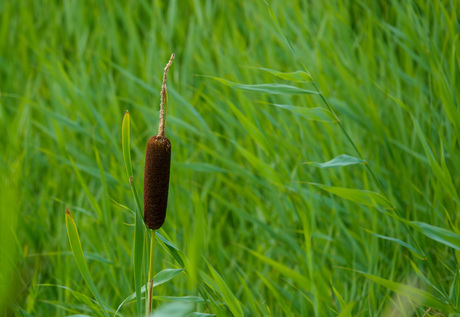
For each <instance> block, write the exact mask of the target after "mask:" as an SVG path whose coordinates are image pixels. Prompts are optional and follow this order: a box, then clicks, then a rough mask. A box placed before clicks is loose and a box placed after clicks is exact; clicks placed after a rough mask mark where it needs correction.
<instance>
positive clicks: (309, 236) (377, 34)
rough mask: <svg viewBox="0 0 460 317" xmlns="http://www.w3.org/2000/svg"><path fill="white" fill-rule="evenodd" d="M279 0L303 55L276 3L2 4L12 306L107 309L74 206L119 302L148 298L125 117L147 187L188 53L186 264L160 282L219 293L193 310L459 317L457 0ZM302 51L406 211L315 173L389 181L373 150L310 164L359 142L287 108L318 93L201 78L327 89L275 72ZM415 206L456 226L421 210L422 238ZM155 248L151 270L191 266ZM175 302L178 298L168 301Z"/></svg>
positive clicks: (1, 142) (174, 213)
mask: <svg viewBox="0 0 460 317" xmlns="http://www.w3.org/2000/svg"><path fill="white" fill-rule="evenodd" d="M270 5H271V7H272V9H273V12H274V13H275V15H276V16H277V18H278V21H279V24H280V26H281V28H282V30H284V32H285V34H286V37H287V38H288V39H289V40H290V41H291V43H292V46H293V48H294V49H295V52H296V54H297V55H296V54H294V53H293V52H292V51H291V49H290V46H289V45H288V44H287V42H286V39H285V37H284V35H283V33H282V31H281V30H280V28H279V27H278V26H277V24H276V22H275V21H274V20H273V18H272V16H271V15H270V12H269V10H268V7H267V5H266V4H265V3H264V2H263V1H212V0H210V1H206V0H194V1H175V0H171V1H147V0H139V1H117V2H114V1H73V0H68V1H62V2H61V1H40V0H36V1H11V0H6V1H1V2H0V43H1V45H0V155H1V156H0V158H1V160H0V229H1V231H0V239H1V241H0V258H1V259H0V314H1V315H4V316H11V315H17V316H29V315H31V316H68V315H72V314H87V315H92V316H102V314H101V312H100V311H98V308H97V307H98V306H97V305H96V304H94V303H91V302H90V303H89V304H88V303H87V302H84V300H82V296H83V295H85V296H89V297H90V298H93V297H92V294H91V292H90V291H89V289H88V287H87V285H86V284H85V283H84V281H83V278H82V277H81V274H80V272H79V271H78V269H77V266H76V264H75V260H74V258H73V256H72V253H71V250H70V246H69V242H68V238H67V232H66V227H65V218H64V214H65V206H66V205H68V206H69V208H70V210H71V212H72V214H73V216H74V218H75V221H76V224H77V226H78V230H79V233H80V237H81V240H82V241H81V243H82V246H83V250H84V252H85V255H86V258H87V261H88V266H89V269H90V272H91V274H92V276H93V279H94V281H95V284H96V287H97V288H98V290H99V292H100V293H101V296H102V297H103V299H104V302H105V304H106V305H107V306H108V307H111V308H112V309H114V310H116V308H117V307H118V305H119V304H120V303H121V302H122V301H123V300H124V299H125V298H126V297H127V296H129V295H130V294H132V293H133V292H134V280H133V264H132V263H133V260H132V258H133V254H132V250H133V235H134V227H133V226H132V224H133V223H134V218H133V216H132V214H131V213H130V212H129V211H128V210H126V209H124V208H122V207H120V206H119V205H118V204H122V205H125V206H127V207H128V208H130V209H132V210H135V209H134V208H135V206H134V202H133V199H132V196H131V191H130V188H129V182H128V179H127V177H126V173H125V171H124V163H123V156H122V151H121V122H122V118H123V115H124V113H125V112H126V110H129V113H130V116H131V155H132V159H133V168H134V177H135V182H136V185H137V187H138V188H142V179H143V164H144V154H145V145H146V142H147V139H148V138H149V137H150V136H151V135H154V134H156V132H157V126H158V110H159V100H160V95H159V92H160V89H161V78H162V75H163V67H164V65H165V64H166V62H167V61H168V59H169V56H170V54H171V53H172V52H174V53H175V54H176V59H175V61H174V64H173V66H172V68H171V71H170V73H169V77H168V89H169V107H168V124H167V131H166V134H167V136H168V138H169V139H170V140H171V143H172V169H171V183H170V196H169V204H168V215H167V220H166V223H165V225H164V226H163V229H164V233H165V234H167V235H168V236H169V239H170V240H171V241H172V242H173V243H174V244H175V245H176V246H177V247H178V248H179V249H180V250H182V251H183V252H184V254H185V255H186V256H187V257H188V259H189V260H190V263H189V264H188V266H187V267H186V271H185V273H183V274H181V275H180V276H178V277H176V278H174V279H173V280H171V281H169V282H168V283H165V284H164V285H161V286H159V287H158V288H157V289H156V290H155V294H156V295H158V296H176V297H181V296H192V295H193V296H201V295H200V294H201V293H200V292H199V289H200V287H201V288H204V289H207V291H208V293H209V295H210V298H212V300H211V301H215V302H214V303H211V304H210V302H209V301H208V302H200V303H198V304H193V307H192V308H193V311H199V312H202V313H206V314H215V315H217V316H232V315H235V316H238V315H240V316H242V314H244V315H246V316H338V315H340V316H439V314H442V315H446V316H447V315H448V314H449V313H451V314H454V313H455V312H460V305H459V302H460V293H459V290H460V285H459V283H458V273H459V271H458V262H457V257H456V255H457V254H456V252H457V250H460V242H459V241H460V238H459V236H458V235H457V234H458V233H459V230H458V215H459V211H460V207H459V202H460V200H459V196H458V194H459V193H458V188H459V186H460V178H459V175H460V164H459V163H460V147H459V137H460V110H459V106H458V100H457V96H459V88H460V85H459V81H458V77H459V76H460V73H459V66H458V65H459V60H460V54H459V49H458V34H459V29H460V24H459V20H458V14H459V7H460V4H459V2H458V1H456V0H452V1H396V0H390V1H377V0H374V1H371V0H369V1H351V0H350V1H346V0H328V1H276V0H273V1H270ZM298 58H300V59H301V60H302V61H303V63H304V64H305V66H306V68H307V69H308V70H309V71H310V73H311V75H312V77H313V78H314V80H315V81H316V83H317V85H318V87H319V89H320V91H321V92H322V94H323V95H324V97H325V98H326V99H327V100H328V102H329V103H330V104H331V106H332V107H334V109H335V110H336V112H337V115H338V118H339V119H340V122H341V124H342V125H343V126H344V128H345V129H346V131H348V133H349V134H350V136H351V138H352V139H353V140H354V142H355V144H356V146H357V148H358V149H359V150H360V151H361V152H362V153H363V156H364V158H365V160H366V161H367V164H368V165H369V166H370V167H371V168H372V169H373V170H374V172H375V174H376V175H377V178H378V179H379V180H380V182H381V183H382V188H383V189H384V191H385V192H386V193H388V195H389V198H390V200H391V202H392V204H393V205H395V206H396V207H397V210H398V211H399V214H400V216H401V217H402V218H403V219H396V218H392V217H391V215H394V213H393V212H392V211H391V210H390V211H388V210H383V209H382V208H374V207H370V206H365V205H362V204H358V203H356V202H352V201H349V200H345V199H343V198H340V197H337V196H334V195H332V194H330V193H327V192H326V191H322V190H321V189H319V188H317V187H314V186H312V185H309V184H308V183H309V182H313V183H321V184H327V185H330V186H337V187H346V188H353V189H363V190H369V191H374V192H378V193H380V194H382V191H381V188H380V187H379V186H378V183H377V182H376V181H375V179H374V178H373V177H372V175H371V174H370V173H369V171H368V170H367V169H366V168H365V167H364V165H362V164H358V165H351V166H346V167H341V168H330V169H320V168H317V167H314V166H310V165H304V164H302V163H304V162H306V161H313V162H325V161H329V160H330V159H332V158H334V157H337V156H339V155H340V154H349V155H353V156H357V154H356V152H355V151H354V148H353V146H352V144H351V143H350V142H349V140H348V138H347V137H346V135H345V134H344V133H343V130H341V129H340V127H339V125H338V124H337V123H325V122H318V121H311V120H307V119H306V118H305V117H303V116H301V115H299V114H298V113H295V112H292V111H289V110H286V109H280V108H278V107H273V106H272V105H271V104H284V105H293V106H297V107H306V108H307V107H309V108H313V107H322V106H323V104H322V100H321V98H320V96H319V95H283V94H281V95H274V94H273V95H272V94H257V93H252V92H247V91H242V90H237V89H232V88H231V87H227V86H225V85H223V84H222V83H221V82H219V81H216V80H214V79H212V78H209V77H206V76H214V77H218V78H224V79H227V80H231V81H233V82H239V83H244V84H265V83H279V84H289V85H294V86H297V87H301V88H305V89H310V90H314V89H313V88H312V84H311V83H296V82H289V81H284V80H283V79H280V78H278V77H276V76H273V75H272V74H270V73H269V72H266V71H264V70H261V69H260V68H270V69H275V70H278V71H282V72H295V71H298V70H302V66H301V64H300V63H299V60H298ZM203 75H204V76H203ZM141 192H142V191H141ZM117 203H118V204H117ZM386 213H388V214H390V216H389V215H388V214H386ZM404 219H405V220H404ZM405 221H417V222H422V223H424V224H429V225H431V226H436V228H443V229H444V230H445V232H444V231H439V230H438V231H436V230H435V231H434V233H433V232H431V231H430V230H432V229H430V228H429V227H423V225H419V226H418V227H417V226H416V225H413V223H412V222H410V223H406V227H408V228H409V231H407V230H406V229H405V228H404V225H403V224H404V223H405ZM417 228H418V230H417ZM420 228H422V229H423V228H425V229H426V228H428V229H426V230H425V229H424V230H421V229H420ZM430 232H431V234H430ZM442 232H444V233H445V236H443V235H442V234H441V233H442ZM377 234H378V235H380V236H377ZM382 236H383V238H382ZM389 238H393V239H398V240H389ZM404 243H406V244H407V245H405V244H404ZM420 249H421V250H423V253H421V252H420ZM414 250H416V251H414ZM155 252H156V255H155V256H156V263H155V269H156V270H157V271H160V270H161V269H165V268H178V267H181V265H180V264H179V263H178V262H177V261H175V260H174V258H172V257H171V256H169V255H168V253H167V252H165V251H164V250H162V249H161V248H157V249H156V251H155ZM417 252H418V253H417ZM420 254H422V255H420ZM205 259H206V260H207V261H208V262H209V264H210V265H212V267H213V268H214V269H215V270H216V272H218V273H219V275H220V277H221V278H222V280H220V279H219V277H218V276H217V275H215V274H212V273H213V272H212V271H210V267H209V266H208V265H207V264H206V262H205V261H204V260H205ZM357 271H360V272H365V273H368V274H369V275H363V274H360V273H358V272H357ZM197 272H198V273H197ZM194 276H198V282H197V281H195V280H194V278H193V277H194ZM378 278H381V279H384V280H385V281H387V282H382V280H379V279H378ZM222 281H224V282H225V284H223V283H222ZM396 282H397V283H400V284H395V283H396ZM402 284H404V285H408V286H407V287H409V288H404V287H403V286H401V285H402ZM200 285H201V286H200ZM223 285H226V287H224V286H223ZM417 290H418V291H419V292H418V293H417ZM427 294H428V295H430V296H432V297H433V298H434V299H433V298H431V297H429V296H428V295H427ZM405 295H409V296H405ZM164 300H168V301H173V303H175V302H177V301H178V300H180V299H177V298H176V299H175V300H173V299H172V298H163V299H162V298H158V300H156V301H155V307H158V306H161V305H162V304H163V301H164ZM208 300H209V299H208ZM440 303H443V304H444V305H445V306H442V305H441V304H440ZM173 305H174V304H173ZM446 307H448V308H446ZM120 312H121V314H122V315H123V316H134V315H135V314H136V306H135V304H134V303H130V304H128V305H126V306H124V307H123V308H122V309H121V311H120ZM178 314H179V313H178ZM111 315H113V313H112V314H111ZM171 316H172V315H171ZM203 316H204V315H203Z"/></svg>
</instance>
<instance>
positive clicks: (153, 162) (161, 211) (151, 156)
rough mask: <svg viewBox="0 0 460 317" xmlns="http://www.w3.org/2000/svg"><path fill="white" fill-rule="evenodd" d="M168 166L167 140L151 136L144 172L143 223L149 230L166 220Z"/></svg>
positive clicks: (169, 147)
mask: <svg viewBox="0 0 460 317" xmlns="http://www.w3.org/2000/svg"><path fill="white" fill-rule="evenodd" d="M170 165H171V143H170V142H169V140H168V138H166V137H163V136H158V135H154V136H152V137H151V138H150V139H149V140H148V142H147V151H146V155H145V170H144V221H145V225H146V226H147V227H148V228H150V229H159V228H160V227H161V226H162V225H163V223H164V221H165V218H166V207H167V204H168V190H169V170H170Z"/></svg>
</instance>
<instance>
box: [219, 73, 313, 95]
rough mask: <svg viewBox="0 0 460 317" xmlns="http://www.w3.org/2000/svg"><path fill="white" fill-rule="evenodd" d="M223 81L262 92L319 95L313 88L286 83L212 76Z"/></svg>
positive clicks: (231, 85)
mask: <svg viewBox="0 0 460 317" xmlns="http://www.w3.org/2000/svg"><path fill="white" fill-rule="evenodd" d="M210 78H213V79H215V80H217V81H220V82H221V83H223V84H225V85H227V86H229V87H232V88H236V89H240V90H245V91H250V92H257V93H262V94H270V95H319V92H317V91H313V90H307V89H303V88H299V87H295V86H290V85H284V84H256V85H246V84H239V83H235V82H232V81H229V80H226V79H223V78H218V77H212V76H211V77H210Z"/></svg>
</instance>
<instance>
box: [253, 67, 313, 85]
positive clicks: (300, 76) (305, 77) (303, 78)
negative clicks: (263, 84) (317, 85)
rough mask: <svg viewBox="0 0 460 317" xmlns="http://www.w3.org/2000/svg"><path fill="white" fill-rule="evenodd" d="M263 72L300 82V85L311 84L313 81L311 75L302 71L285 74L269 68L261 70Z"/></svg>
mask: <svg viewBox="0 0 460 317" xmlns="http://www.w3.org/2000/svg"><path fill="white" fill-rule="evenodd" d="M261 70H264V71H266V72H269V73H271V74H273V75H275V76H276V77H279V78H282V79H286V80H290V81H294V82H298V83H311V82H312V81H313V80H312V78H311V76H310V74H308V73H306V72H304V71H301V70H298V71H296V72H291V73H284V72H280V71H277V70H273V69H268V68H261Z"/></svg>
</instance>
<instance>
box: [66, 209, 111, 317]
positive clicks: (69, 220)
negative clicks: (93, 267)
mask: <svg viewBox="0 0 460 317" xmlns="http://www.w3.org/2000/svg"><path fill="white" fill-rule="evenodd" d="M65 223H66V227H67V235H68V236H69V242H70V248H71V249H72V253H73V256H74V258H75V261H76V262H77V266H78V269H79V270H80V273H81V275H82V276H83V278H84V279H85V282H86V284H88V286H89V288H90V290H91V292H92V293H93V295H94V297H96V300H97V302H98V303H99V306H101V309H102V311H103V313H104V316H107V317H108V314H107V312H106V311H105V309H104V305H103V303H102V299H101V296H100V295H99V292H98V291H97V289H96V285H94V282H93V278H92V277H91V274H90V272H89V269H88V265H87V264H86V260H85V256H84V255H83V249H82V247H81V242H80V236H79V235H78V230H77V225H76V224H75V221H74V219H73V217H72V215H71V213H70V210H69V208H68V207H67V208H66V212H65Z"/></svg>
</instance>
